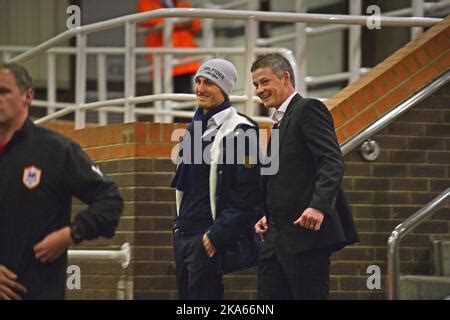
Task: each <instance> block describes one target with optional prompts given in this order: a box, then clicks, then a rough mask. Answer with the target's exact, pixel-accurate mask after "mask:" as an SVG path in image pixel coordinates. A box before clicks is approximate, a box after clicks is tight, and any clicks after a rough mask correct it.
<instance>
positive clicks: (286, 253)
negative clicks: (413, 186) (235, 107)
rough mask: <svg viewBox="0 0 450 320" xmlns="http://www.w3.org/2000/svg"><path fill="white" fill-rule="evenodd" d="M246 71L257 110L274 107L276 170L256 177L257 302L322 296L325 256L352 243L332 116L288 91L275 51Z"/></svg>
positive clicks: (288, 72) (288, 73) (287, 76)
mask: <svg viewBox="0 0 450 320" xmlns="http://www.w3.org/2000/svg"><path fill="white" fill-rule="evenodd" d="M251 72H252V81H253V85H254V86H255V88H256V94H257V95H258V96H259V97H260V98H261V100H262V102H263V104H264V106H265V107H266V108H275V109H276V112H275V113H274V114H273V116H272V120H273V121H274V122H275V126H274V127H275V130H279V131H278V133H279V134H278V137H279V139H271V140H270V142H269V144H270V146H269V148H268V151H269V150H270V152H271V154H270V156H271V157H272V158H273V157H275V156H276V157H277V158H278V161H279V168H278V172H276V173H275V174H273V175H266V176H263V191H262V192H263V197H264V211H265V216H264V217H262V218H261V219H260V220H259V221H258V222H257V223H256V225H255V231H256V233H257V234H258V235H259V236H260V237H261V238H262V239H264V240H265V241H264V242H263V245H262V249H261V259H260V262H259V266H258V298H259V299H288V300H289V299H327V298H328V296H329V265H330V259H329V258H330V255H331V253H332V252H334V251H336V250H339V249H341V248H343V247H344V246H346V245H349V244H352V243H354V242H356V241H358V237H357V233H356V230H355V228H354V224H353V218H352V214H351V212H350V209H349V206H348V204H347V202H346V200H345V197H344V194H343V192H342V189H341V181H342V177H343V175H344V162H343V159H342V154H341V151H340V147H339V144H338V141H337V138H336V134H335V130H334V125H333V119H332V117H331V114H330V112H329V111H328V109H327V108H326V106H325V105H324V104H323V103H322V102H320V101H319V100H316V99H305V98H302V97H301V96H300V95H299V94H298V93H297V92H296V91H295V89H294V88H295V79H294V72H293V69H292V66H291V65H290V63H289V61H288V60H287V59H286V58H284V57H283V56H281V55H280V54H267V55H264V56H261V57H260V58H258V59H257V60H255V61H254V62H253V64H252V67H251ZM278 128H279V129H278ZM271 136H272V137H276V135H273V134H272V135H271ZM273 150H275V151H273Z"/></svg>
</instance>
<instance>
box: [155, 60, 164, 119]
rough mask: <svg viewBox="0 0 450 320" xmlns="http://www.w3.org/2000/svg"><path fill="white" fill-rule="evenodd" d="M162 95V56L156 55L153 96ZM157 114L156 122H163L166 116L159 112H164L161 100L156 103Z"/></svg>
mask: <svg viewBox="0 0 450 320" xmlns="http://www.w3.org/2000/svg"><path fill="white" fill-rule="evenodd" d="M161 93H162V81H161V55H160V54H154V55H153V94H161ZM155 110H156V111H157V113H155V116H154V118H153V119H154V122H160V123H161V122H163V121H164V116H162V115H161V114H160V113H159V112H161V111H162V110H163V104H162V101H161V100H158V101H155Z"/></svg>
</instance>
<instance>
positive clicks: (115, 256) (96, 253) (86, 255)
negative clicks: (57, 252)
mask: <svg viewBox="0 0 450 320" xmlns="http://www.w3.org/2000/svg"><path fill="white" fill-rule="evenodd" d="M68 256H69V258H71V259H83V260H96V261H99V260H104V261H110V260H114V261H119V262H120V264H121V266H122V268H123V269H126V268H128V266H129V265H130V261H131V247H130V244H129V243H128V242H125V243H124V244H123V245H122V246H121V247H120V250H68Z"/></svg>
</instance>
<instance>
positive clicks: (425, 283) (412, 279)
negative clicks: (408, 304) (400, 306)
mask: <svg viewBox="0 0 450 320" xmlns="http://www.w3.org/2000/svg"><path fill="white" fill-rule="evenodd" d="M448 296H450V277H443V276H421V275H405V276H401V277H400V299H401V300H442V299H446V298H447V297H448Z"/></svg>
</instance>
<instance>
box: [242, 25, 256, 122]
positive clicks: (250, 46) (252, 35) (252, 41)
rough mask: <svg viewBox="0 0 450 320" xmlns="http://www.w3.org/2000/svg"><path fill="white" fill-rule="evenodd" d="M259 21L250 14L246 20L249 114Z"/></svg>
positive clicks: (246, 74)
mask: <svg viewBox="0 0 450 320" xmlns="http://www.w3.org/2000/svg"><path fill="white" fill-rule="evenodd" d="M257 35H258V34H257V23H256V19H255V17H254V16H250V17H248V18H247V20H246V21H245V69H244V74H245V95H246V96H247V102H246V103H245V114H246V115H247V116H252V115H253V101H252V97H253V95H254V92H255V90H254V88H253V85H252V81H251V79H250V68H251V65H252V62H253V60H254V59H255V46H256V39H257Z"/></svg>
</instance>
